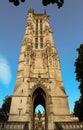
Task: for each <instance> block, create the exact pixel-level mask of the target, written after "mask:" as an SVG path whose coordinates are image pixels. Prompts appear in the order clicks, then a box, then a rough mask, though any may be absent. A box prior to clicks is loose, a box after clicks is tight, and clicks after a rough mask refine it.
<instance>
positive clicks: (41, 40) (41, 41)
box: [40, 37, 43, 49]
mask: <svg viewBox="0 0 83 130" xmlns="http://www.w3.org/2000/svg"><path fill="white" fill-rule="evenodd" d="M40 48H41V49H42V48H43V38H42V37H41V38H40Z"/></svg>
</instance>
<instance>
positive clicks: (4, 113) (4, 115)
mask: <svg viewBox="0 0 83 130" xmlns="http://www.w3.org/2000/svg"><path fill="white" fill-rule="evenodd" d="M10 105H11V96H7V97H5V99H4V102H3V104H2V107H1V108H0V121H7V120H8V117H9V110H10Z"/></svg>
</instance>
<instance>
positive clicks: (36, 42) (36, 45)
mask: <svg viewBox="0 0 83 130" xmlns="http://www.w3.org/2000/svg"><path fill="white" fill-rule="evenodd" d="M35 48H36V49H37V48H38V38H35Z"/></svg>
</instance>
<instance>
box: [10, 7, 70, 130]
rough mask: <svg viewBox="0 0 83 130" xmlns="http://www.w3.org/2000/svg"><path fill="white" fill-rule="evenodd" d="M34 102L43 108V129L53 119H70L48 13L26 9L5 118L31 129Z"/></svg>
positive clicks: (48, 127) (32, 125) (50, 125)
mask: <svg viewBox="0 0 83 130" xmlns="http://www.w3.org/2000/svg"><path fill="white" fill-rule="evenodd" d="M38 104H41V105H42V106H43V107H44V108H45V130H53V129H54V127H53V126H54V124H53V123H54V122H56V121H70V120H71V119H70V113H69V107H68V101H67V96H66V93H65V90H64V87H63V82H62V77H61V70H60V63H59V58H58V54H57V51H56V48H55V46H54V40H53V35H52V31H51V28H50V25H49V19H48V16H47V15H46V13H44V14H35V13H34V10H33V9H32V8H30V9H29V11H28V20H27V24H26V30H25V34H24V38H23V43H22V47H21V52H20V58H19V64H18V73H17V80H16V86H15V90H14V93H13V96H12V103H11V109H10V116H9V121H27V122H29V129H30V130H34V111H35V108H36V106H37V105H38Z"/></svg>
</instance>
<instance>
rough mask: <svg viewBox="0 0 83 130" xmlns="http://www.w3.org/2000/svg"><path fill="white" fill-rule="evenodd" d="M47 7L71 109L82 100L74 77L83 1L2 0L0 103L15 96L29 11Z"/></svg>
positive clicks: (82, 34) (82, 29)
mask: <svg viewBox="0 0 83 130" xmlns="http://www.w3.org/2000/svg"><path fill="white" fill-rule="evenodd" d="M30 7H33V8H34V10H35V13H43V12H44V10H46V12H47V14H48V15H49V20H50V26H51V29H52V31H53V37H54V41H55V46H56V49H57V51H58V55H59V59H60V65H61V71H62V79H63V84H64V88H65V90H66V93H67V95H68V102H69V107H70V111H71V112H72V111H73V108H74V102H75V101H76V100H77V99H79V96H80V92H79V90H78V86H79V83H78V82H77V81H76V79H75V77H76V76H75V73H74V71H75V67H74V62H75V59H76V58H77V56H78V54H77V52H76V48H78V47H79V46H80V44H81V43H83V0H65V3H64V5H63V7H62V8H61V9H58V8H57V6H56V4H54V5H52V4H50V5H48V6H47V7H44V6H43V5H42V0H26V2H24V3H21V4H20V6H19V7H15V6H13V4H11V3H9V2H8V0H5V1H4V0H0V106H1V105H2V102H3V99H4V97H5V96H7V95H12V93H13V90H14V86H15V82H16V74H17V68H18V60H19V55H20V48H21V44H22V39H23V36H24V32H25V25H26V20H27V12H28V9H29V8H30Z"/></svg>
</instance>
